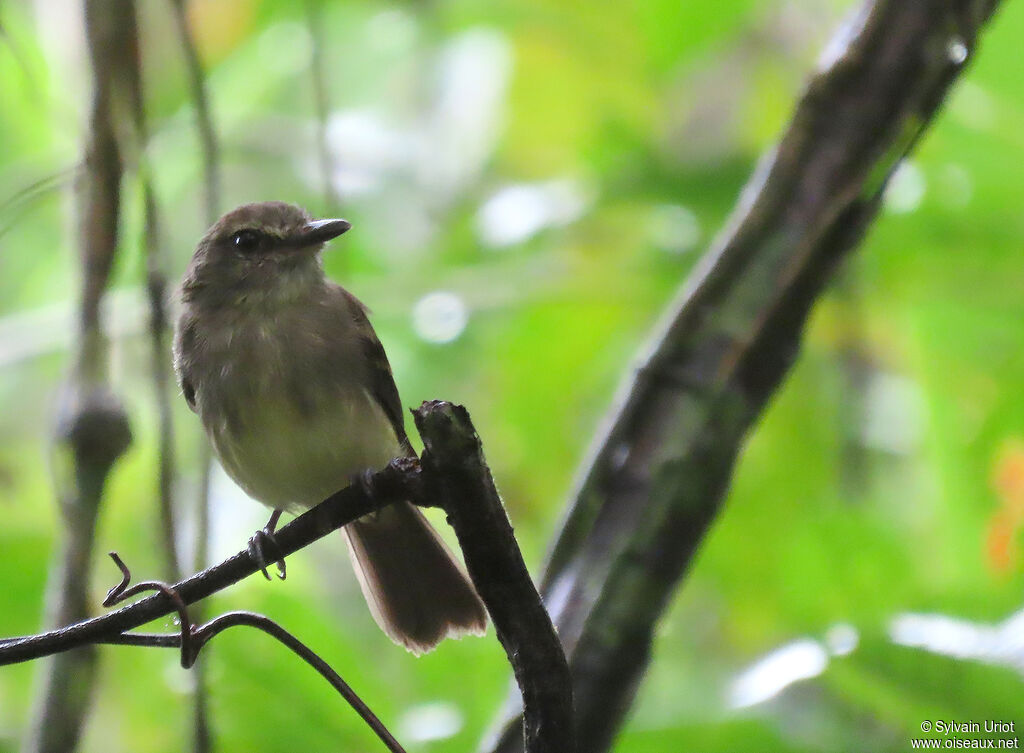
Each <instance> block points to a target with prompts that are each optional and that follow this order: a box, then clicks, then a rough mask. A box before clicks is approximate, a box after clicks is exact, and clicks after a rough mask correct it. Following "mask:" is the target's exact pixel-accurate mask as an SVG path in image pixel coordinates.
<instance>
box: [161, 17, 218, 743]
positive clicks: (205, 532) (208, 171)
mask: <svg viewBox="0 0 1024 753" xmlns="http://www.w3.org/2000/svg"><path fill="white" fill-rule="evenodd" d="M171 9H172V12H173V14H174V21H175V25H176V26H177V29H178V39H179V41H180V43H181V49H182V53H183V55H184V59H185V67H186V69H187V71H188V81H189V89H190V92H191V98H192V102H193V105H194V107H195V110H196V129H197V131H198V133H199V143H200V148H201V151H202V155H203V187H204V196H203V208H204V214H205V217H206V224H207V225H212V224H213V223H214V222H216V221H217V216H218V214H219V213H220V206H221V176H220V150H219V147H218V143H217V132H216V129H215V128H214V125H213V115H212V114H211V109H210V99H209V96H208V94H207V88H206V76H205V74H204V72H203V65H202V61H201V60H200V59H199V51H198V49H197V48H196V43H195V38H194V36H193V35H192V30H191V28H190V27H189V23H188V12H187V8H186V6H185V0H171ZM165 374H166V372H165ZM165 378H166V377H165ZM199 442H200V445H199V446H200V453H199V462H200V466H199V468H200V471H199V492H198V494H197V495H196V500H195V510H196V526H195V529H196V534H195V549H194V554H193V563H194V565H195V569H197V570H198V569H200V568H202V567H204V566H205V565H206V560H207V549H208V542H209V537H210V477H211V472H212V469H213V452H212V450H211V448H210V445H209V443H208V441H207V439H206V436H205V435H201V436H200V438H199ZM195 673H196V683H195V687H196V691H195V695H194V711H195V714H194V718H195V725H194V728H193V746H192V749H193V751H194V753H206V751H210V750H212V749H213V743H212V739H211V737H212V733H211V731H210V725H209V719H208V708H207V704H206V682H205V677H206V671H205V668H204V665H203V664H202V663H200V664H199V665H198V666H197V667H196V670H195Z"/></svg>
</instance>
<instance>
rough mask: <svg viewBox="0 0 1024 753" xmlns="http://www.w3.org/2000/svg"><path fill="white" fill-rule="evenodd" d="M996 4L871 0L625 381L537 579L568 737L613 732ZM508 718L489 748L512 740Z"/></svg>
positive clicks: (588, 747)
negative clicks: (565, 700)
mask: <svg viewBox="0 0 1024 753" xmlns="http://www.w3.org/2000/svg"><path fill="white" fill-rule="evenodd" d="M995 5H996V0H913V1H908V0H877V1H876V2H868V3H867V4H866V5H865V7H864V8H863V9H862V11H861V13H860V14H859V15H858V17H857V19H856V20H855V21H854V25H853V27H852V28H848V29H844V30H843V31H842V33H841V35H840V36H839V37H838V38H837V43H836V44H834V45H833V47H832V48H830V49H834V50H836V52H835V54H834V55H833V56H832V59H831V60H830V61H828V62H827V64H825V65H824V66H823V68H822V70H821V71H820V72H818V73H817V74H816V75H815V76H814V77H813V78H812V79H811V81H810V83H809V84H808V86H807V89H806V91H805V93H804V95H803V97H802V98H801V99H800V101H799V102H798V104H797V107H796V112H795V113H794V116H793V119H792V121H791V123H790V125H789V127H788V129H787V130H786V132H785V134H784V135H783V137H782V139H781V141H780V143H779V145H778V147H777V148H776V149H774V150H773V151H772V152H771V153H769V154H768V155H766V157H765V158H764V159H763V161H762V165H761V167H760V168H759V169H758V171H757V172H756V174H755V175H754V177H753V178H752V179H751V181H750V183H749V184H748V186H747V187H746V189H744V192H743V194H742V196H741V198H740V201H739V204H738V206H737V208H736V210H735V212H734V215H733V219H732V221H731V222H730V224H729V225H728V227H727V228H726V230H725V231H724V232H723V234H722V235H721V236H720V239H719V241H718V242H717V243H716V244H715V245H714V246H713V248H712V249H711V250H710V251H709V252H708V253H707V255H706V256H705V258H704V259H703V260H702V262H701V264H700V265H699V267H698V269H697V270H696V271H695V273H694V275H693V276H692V278H691V280H690V281H689V282H688V283H687V284H686V285H685V287H684V288H683V289H682V290H681V292H680V296H679V300H678V302H677V303H676V304H675V305H673V307H672V309H671V311H670V312H669V315H668V317H667V320H666V324H665V326H664V327H663V328H662V330H661V332H660V334H659V335H658V336H657V337H656V338H655V339H654V344H653V346H652V348H651V349H650V351H649V353H648V355H647V356H646V357H645V359H644V362H643V365H642V366H641V367H640V369H639V370H638V371H637V373H636V375H635V377H634V378H633V379H631V380H630V381H629V383H628V384H627V385H625V388H624V389H623V390H622V392H621V397H620V399H619V400H618V405H617V407H616V408H615V409H614V411H613V413H612V416H611V417H610V420H609V421H608V423H607V425H606V429H605V431H604V432H603V433H602V434H601V435H600V436H599V437H598V440H597V442H596V443H595V445H594V450H593V452H592V454H591V457H590V460H589V461H588V463H587V466H586V468H585V470H584V472H583V475H582V478H581V481H580V484H579V487H578V489H577V491H576V493H575V498H574V500H573V503H572V506H571V509H570V512H569V515H568V517H567V519H566V521H565V524H564V527H563V529H562V531H561V534H560V536H559V538H558V540H557V542H556V543H555V546H554V548H553V550H552V553H551V557H550V561H549V565H548V568H547V572H546V575H545V578H544V581H543V584H542V593H543V594H544V596H545V598H546V600H547V601H548V603H549V604H550V605H551V608H552V612H553V615H554V617H555V622H556V625H557V626H558V629H559V634H560V636H561V637H562V640H563V642H564V643H565V645H566V648H567V650H568V652H569V654H570V666H571V669H572V673H573V680H574V687H575V693H576V707H577V727H578V730H579V738H580V739H579V742H580V750H582V751H588V753H590V752H594V751H603V750H605V749H607V747H608V746H609V745H610V742H611V740H612V738H613V736H614V734H615V732H616V730H617V729H618V727H619V726H620V725H621V722H622V719H623V716H624V715H625V713H626V711H627V710H628V708H629V706H630V705H631V704H632V701H633V697H634V695H635V691H636V687H637V685H638V684H639V681H640V680H641V678H642V676H643V674H644V671H645V668H646V666H647V663H648V659H649V653H650V646H651V639H652V635H653V629H654V625H655V623H656V621H657V619H658V618H659V617H660V616H661V614H662V612H663V611H664V608H665V606H666V604H667V603H668V600H669V598H670V597H671V595H672V593H673V592H674V591H675V589H676V587H677V584H678V582H679V580H680V578H681V577H682V574H683V572H684V571H685V569H686V567H687V566H688V565H689V563H690V561H691V559H692V557H693V554H694V552H695V551H696V549H697V547H698V546H699V544H700V542H701V540H702V538H703V536H704V534H705V532H706V531H707V530H708V527H709V526H710V524H711V521H712V520H713V519H714V517H715V514H716V512H717V510H718V506H719V504H720V503H721V500H722V498H723V496H724V494H725V491H726V489H727V487H728V481H729V478H730V476H731V473H732V468H733V464H734V461H735V458H736V455H737V453H738V451H739V448H740V446H741V444H742V442H743V439H744V437H745V436H746V434H747V432H748V430H749V428H750V427H751V425H752V424H753V423H754V421H755V420H756V419H757V417H758V416H759V415H760V414H761V411H762V409H763V408H764V406H765V404H766V402H767V401H768V399H769V398H770V397H771V395H772V394H773V393H774V391H775V390H776V388H777V387H778V385H779V383H780V381H781V380H782V378H783V377H784V375H785V374H786V372H787V371H788V369H789V367H790V365H791V364H792V362H793V360H794V359H795V357H796V354H797V351H798V348H799V342H800V336H801V331H802V328H803V325H804V322H805V320H806V318H807V314H808V312H809V310H810V308H811V306H812V304H813V303H814V301H815V300H816V299H817V297H818V296H819V295H820V294H821V292H822V290H823V289H824V287H825V285H826V283H827V282H828V280H829V279H830V276H831V274H832V272H833V271H834V270H835V267H836V265H837V264H838V263H839V262H840V261H841V260H842V259H843V257H844V256H845V255H846V254H847V253H848V252H849V251H850V250H851V249H852V248H853V247H855V246H856V244H857V243H858V242H859V241H860V240H861V238H862V237H863V234H864V231H865V228H866V227H867V225H868V224H869V223H870V222H871V220H872V219H873V218H874V216H875V214H876V211H877V208H878V205H879V201H880V197H881V194H882V191H883V189H884V187H885V184H886V181H887V179H888V177H889V175H890V174H891V173H892V171H893V169H894V168H895V167H896V165H897V164H898V163H899V161H900V160H901V159H902V158H903V157H904V156H905V155H906V154H907V153H908V152H909V151H910V149H911V148H912V147H913V145H914V144H915V143H916V141H917V139H918V137H919V136H920V134H921V133H922V131H923V130H924V128H925V127H926V126H927V125H928V123H929V122H930V121H931V119H932V117H933V115H934V114H935V111H936V109H937V108H938V106H939V104H940V103H941V102H942V100H943V98H944V96H945V94H946V92H947V90H948V88H949V86H950V84H951V83H952V82H953V81H954V80H955V79H956V77H957V76H958V75H959V74H960V72H961V71H962V70H963V67H964V64H965V62H966V59H967V58H969V57H970V56H971V55H973V53H974V48H975V44H976V42H977V37H978V32H979V30H980V28H981V26H982V25H983V23H984V22H985V21H986V20H987V19H988V18H989V16H990V15H991V13H992V11H993V9H994V7H995ZM517 724H518V723H517V721H515V720H513V721H511V723H510V724H509V726H508V727H507V728H506V733H505V734H504V735H503V737H502V738H501V741H500V742H499V744H498V747H497V750H499V751H502V752H503V753H509V752H510V751H515V750H518V749H519V748H520V744H519V742H518V738H517V735H516V733H515V730H516V729H517Z"/></svg>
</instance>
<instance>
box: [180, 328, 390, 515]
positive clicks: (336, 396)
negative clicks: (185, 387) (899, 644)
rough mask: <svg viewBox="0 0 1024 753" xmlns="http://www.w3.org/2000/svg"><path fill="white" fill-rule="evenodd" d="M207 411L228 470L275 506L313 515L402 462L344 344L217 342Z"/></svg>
mask: <svg viewBox="0 0 1024 753" xmlns="http://www.w3.org/2000/svg"><path fill="white" fill-rule="evenodd" d="M207 348H208V351H207V353H205V354H204V355H205V358H203V359H202V360H203V363H204V365H205V368H204V369H203V374H202V376H201V377H200V378H199V380H198V381H199V382H200V383H199V384H197V385H196V388H197V393H198V404H199V413H200V416H201V418H202V421H203V425H204V427H205V428H206V431H207V434H208V435H209V437H210V440H211V442H212V443H213V446H214V448H215V449H216V451H217V454H218V456H219V458H220V461H221V464H222V465H223V467H224V469H225V471H226V472H227V473H228V475H230V476H231V477H232V478H233V479H234V480H235V481H236V482H237V483H238V484H239V486H241V487H242V488H243V489H244V490H245V491H246V492H247V493H248V494H249V495H250V496H252V497H254V498H255V499H257V500H259V501H260V502H263V503H265V504H267V505H270V506H271V507H275V508H293V509H294V508H304V507H310V506H312V505H314V504H317V503H318V502H320V501H322V500H323V499H324V498H326V497H327V496H329V495H330V494H333V493H334V492H336V491H338V490H339V489H341V488H343V487H345V486H347V485H348V484H349V483H350V481H351V479H352V477H353V476H354V475H355V474H356V473H359V472H360V471H362V470H364V469H367V468H370V469H378V468H381V467H383V466H384V465H386V464H387V463H388V462H389V461H390V460H391V459H392V458H394V457H396V456H398V455H399V454H401V448H400V445H399V442H398V439H397V437H396V435H395V431H394V429H393V427H392V425H391V422H390V421H389V420H388V418H387V416H386V414H385V413H384V411H383V409H382V408H381V407H380V405H379V404H378V402H377V401H376V399H375V398H374V396H373V395H371V394H370V393H369V392H368V391H367V389H366V388H365V384H364V381H365V380H364V379H363V378H362V375H361V374H362V372H361V371H360V370H359V366H360V364H361V361H360V360H359V358H358V354H357V353H355V352H354V351H353V350H352V348H351V347H350V345H349V343H347V342H346V341H345V340H344V339H343V338H331V337H330V336H328V335H326V334H325V333H323V332H319V331H317V330H316V329H315V328H310V327H306V328H305V329H303V328H302V327H296V326H292V327H289V326H283V327H282V326H280V325H279V326H278V327H276V328H273V329H267V328H260V327H258V326H257V327H251V328H237V327H236V328H234V329H233V330H230V335H225V336H223V337H222V339H221V341H220V342H217V341H210V342H208V343H207Z"/></svg>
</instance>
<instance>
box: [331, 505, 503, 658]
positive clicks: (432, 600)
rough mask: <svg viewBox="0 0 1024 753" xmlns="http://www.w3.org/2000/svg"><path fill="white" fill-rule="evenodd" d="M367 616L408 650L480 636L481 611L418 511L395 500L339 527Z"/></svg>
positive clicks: (483, 616) (477, 599)
mask: <svg viewBox="0 0 1024 753" xmlns="http://www.w3.org/2000/svg"><path fill="white" fill-rule="evenodd" d="M342 530H343V531H344V532H345V538H346V539H347V540H348V551H349V555H350V556H351V558H352V565H353V566H354V567H355V571H356V576H357V577H358V578H359V585H360V587H361V588H362V590H363V596H365V597H366V603H367V604H368V605H369V607H370V612H371V613H372V614H373V618H374V619H375V620H376V621H377V624H378V625H380V627H381V629H382V630H383V631H384V632H385V633H387V634H388V636H389V637H390V638H391V640H393V641H394V642H395V643H398V644H400V645H402V646H405V647H406V648H407V649H409V651H411V652H412V653H414V654H422V653H425V652H427V651H430V650H431V649H432V648H434V646H436V645H437V644H438V643H440V642H441V641H442V640H443V639H444V638H445V637H446V636H452V637H457V636H461V635H465V634H471V635H483V634H484V632H485V631H486V629H487V611H486V610H485V609H484V605H483V602H481V601H480V597H479V596H477V593H476V591H475V590H474V589H473V586H472V584H470V582H469V579H468V578H467V577H466V575H465V573H464V572H463V571H462V568H461V567H460V566H459V564H458V563H457V562H456V561H455V558H454V557H453V555H452V553H451V552H450V551H449V550H448V547H447V546H445V544H444V542H443V541H441V538H440V537H439V536H438V535H437V532H436V531H435V530H434V529H433V528H432V527H431V525H430V523H428V522H427V519H426V518H425V517H423V513H421V512H420V511H419V509H417V508H416V507H415V506H413V505H412V504H410V503H408V502H399V503H398V504H394V505H389V506H387V507H384V508H382V509H381V510H379V511H377V512H375V513H373V514H371V515H367V516H366V517H364V518H361V519H359V520H357V521H355V522H353V523H349V524H348V525H347V526H345V527H344V528H343V529H342Z"/></svg>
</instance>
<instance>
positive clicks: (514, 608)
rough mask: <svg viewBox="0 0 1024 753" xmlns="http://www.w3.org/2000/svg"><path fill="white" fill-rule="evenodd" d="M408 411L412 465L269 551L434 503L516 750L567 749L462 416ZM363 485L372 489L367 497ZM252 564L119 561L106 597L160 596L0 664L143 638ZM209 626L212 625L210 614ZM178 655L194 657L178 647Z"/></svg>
mask: <svg viewBox="0 0 1024 753" xmlns="http://www.w3.org/2000/svg"><path fill="white" fill-rule="evenodd" d="M414 416H415V418H416V425H417V427H418V428H419V430H420V433H421V435H422V437H423V441H424V445H425V447H426V450H425V451H424V457H423V464H422V467H421V465H420V462H419V461H418V460H417V459H415V458H400V459H396V460H394V461H393V462H392V463H391V464H390V465H388V467H387V468H385V469H384V470H382V471H379V472H378V473H376V474H374V475H373V476H372V477H371V478H370V480H369V483H359V484H355V485H353V486H350V487H348V488H346V489H343V490H341V491H340V492H338V493H336V494H334V495H332V496H331V497H329V498H328V499H327V500H325V501H324V502H322V503H321V504H320V505H318V506H317V507H315V508H313V509H312V510H309V511H308V512H306V513H304V514H303V515H301V516H299V517H298V518H296V519H295V520H294V521H292V522H291V523H289V524H288V525H286V526H284V527H283V528H281V529H280V530H278V531H277V532H276V533H275V534H274V539H275V541H276V543H277V548H278V550H279V551H276V552H274V556H275V558H276V557H282V558H283V557H287V556H289V555H291V554H293V553H294V552H296V551H297V550H299V549H300V548H302V547H304V546H306V545H308V544H310V543H312V542H313V541H315V540H317V539H319V538H322V537H323V536H326V535H327V534H328V533H330V532H331V531H333V530H336V529H337V528H340V527H341V526H343V525H345V524H347V523H351V522H352V521H353V520H356V519H357V518H360V517H362V516H363V515H366V514H368V513H371V512H373V511H374V510H375V509H379V508H380V507H381V506H383V505H385V504H390V503H393V502H396V501H399V500H411V501H413V502H414V503H416V504H419V505H422V506H426V507H436V506H440V507H442V509H444V511H445V512H446V513H447V515H448V519H449V521H450V522H451V525H452V527H453V528H454V529H455V534H456V536H458V539H459V543H460V544H461V546H462V549H463V554H464V557H465V560H466V567H467V569H468V571H469V574H470V577H471V578H472V579H473V583H474V585H475V586H476V589H477V591H478V592H479V594H480V597H481V598H482V599H483V601H484V604H485V605H486V607H487V610H488V612H489V613H490V615H491V619H492V620H493V622H494V625H495V629H496V631H497V634H498V638H499V640H500V641H501V643H502V645H503V646H504V648H505V652H506V654H507V655H508V659H509V662H510V663H511V665H512V668H513V670H514V672H515V676H516V679H517V681H518V682H519V683H520V688H521V690H522V696H523V698H524V700H525V709H526V715H525V722H524V724H523V734H524V738H525V744H526V750H527V751H528V752H529V753H573V751H574V750H575V746H574V742H573V736H574V733H573V724H572V688H571V684H570V681H569V671H568V666H567V664H566V660H565V655H564V653H562V648H561V644H560V643H559V641H558V637H557V635H556V634H555V630H554V627H553V626H552V624H551V619H550V617H549V616H548V614H547V612H546V611H545V609H544V606H543V604H542V603H541V600H540V596H539V595H538V593H537V590H536V588H535V587H534V585H533V582H532V581H531V580H530V576H529V573H528V572H527V570H526V566H525V564H524V563H523V558H522V554H521V553H520V551H519V547H518V545H517V544H516V540H515V536H514V535H513V533H512V526H511V525H510V524H509V521H508V517H507V516H506V515H505V510H504V508H503V507H502V504H501V498H500V497H499V496H498V492H497V490H496V489H495V487H494V480H493V479H492V477H491V472H490V469H489V468H488V466H487V463H486V461H485V459H484V456H483V449H482V447H481V444H480V440H479V438H478V437H477V435H476V431H475V430H474V428H473V425H472V422H471V421H470V418H469V414H468V413H467V412H466V410H465V408H463V407H461V406H456V405H452V404H450V403H446V402H440V401H435V402H429V403H424V404H423V405H422V406H421V407H420V408H419V409H417V410H416V411H414ZM367 489H372V494H373V496H372V498H371V496H370V495H369V493H368V492H367ZM258 570H259V564H258V563H257V562H256V560H255V558H253V557H252V556H251V555H250V554H249V551H248V549H246V550H245V551H242V552H239V553H238V554H236V555H234V556H233V557H231V558H229V559H228V560H225V561H224V562H222V563H220V564H219V565H216V566H215V567H212V568H209V569H208V570H206V571H204V572H202V573H199V574H198V575H195V576H193V577H191V578H188V579H186V580H184V581H182V582H181V583H178V584H175V585H174V586H165V585H164V584H159V583H154V582H149V583H144V584H139V585H137V586H135V587H134V588H128V581H129V574H128V572H127V569H126V568H123V569H122V572H123V574H124V578H123V580H122V582H121V583H120V584H119V585H118V586H116V587H115V588H114V589H111V592H110V594H109V597H108V603H112V602H113V601H117V600H119V599H120V598H124V597H125V596H127V595H133V594H135V593H137V592H138V590H140V589H143V588H157V589H159V591H160V593H157V594H155V595H153V596H148V597H146V598H143V599H141V600H140V601H137V602H135V603H134V604H131V605H129V606H126V607H123V608H121V609H119V610H117V611H116V612H111V613H109V614H106V615H104V616H102V617H97V618H94V619H92V620H87V621H85V622H81V623H78V624H75V625H69V626H68V627H65V628H61V629H59V630H54V631H51V632H49V633H44V634H41V635H34V636H27V637H23V638H11V639H6V640H0V665H4V664H13V663H17V662H23V661H28V660H31V659H36V658H39V657H41V656H47V655H50V654H54V653H57V652H63V651H68V650H70V649H73V648H76V647H79V646H82V645H86V644H92V643H99V642H111V641H113V642H122V641H136V640H149V639H148V638H147V639H139V638H127V637H125V636H124V635H123V634H125V633H127V632H128V631H130V630H133V629H135V628H138V627H140V626H142V625H144V624H146V623H147V622H150V621H151V620H154V619H157V618H158V617H162V616H164V615H166V614H168V613H169V612H172V611H178V612H179V617H180V618H182V623H183V624H186V625H187V624H188V619H187V616H185V614H184V613H185V608H186V605H188V604H193V603H195V602H196V601H198V600H200V599H203V598H205V597H207V596H209V595H211V594H213V593H215V592H216V591H219V590H221V589H223V588H225V587H227V586H229V585H231V584H233V583H236V582H237V581H239V580H241V579H242V578H244V577H247V576H249V575H252V574H253V573H255V572H257V571H258ZM126 589H127V590H126ZM211 624H217V625H220V624H221V623H219V622H218V621H217V620H214V621H213V622H212V623H211ZM246 624H251V623H248V622H247V623H246ZM257 627H260V626H259V625H257ZM261 629H265V628H261ZM272 634H273V633H272ZM275 637H278V638H279V639H280V640H283V639H282V638H281V636H279V635H275ZM186 643H187V639H186ZM293 650H295V648H294V646H293ZM185 656H186V657H187V658H194V657H192V654H191V649H189V648H188V646H187V645H186V651H185Z"/></svg>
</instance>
